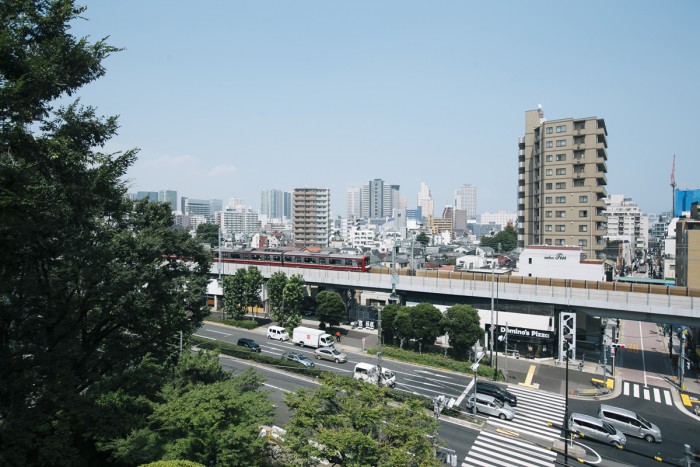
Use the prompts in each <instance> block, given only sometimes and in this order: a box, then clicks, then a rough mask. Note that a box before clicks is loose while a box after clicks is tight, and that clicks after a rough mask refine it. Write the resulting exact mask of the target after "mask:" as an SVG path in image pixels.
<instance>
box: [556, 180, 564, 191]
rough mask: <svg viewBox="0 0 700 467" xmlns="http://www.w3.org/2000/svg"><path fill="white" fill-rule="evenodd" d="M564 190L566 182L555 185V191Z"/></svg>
mask: <svg viewBox="0 0 700 467" xmlns="http://www.w3.org/2000/svg"><path fill="white" fill-rule="evenodd" d="M565 189H566V182H559V183H557V190H565Z"/></svg>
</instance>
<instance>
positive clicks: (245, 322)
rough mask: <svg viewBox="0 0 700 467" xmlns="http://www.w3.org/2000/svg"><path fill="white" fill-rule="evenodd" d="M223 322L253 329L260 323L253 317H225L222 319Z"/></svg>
mask: <svg viewBox="0 0 700 467" xmlns="http://www.w3.org/2000/svg"><path fill="white" fill-rule="evenodd" d="M224 324H228V325H229V326H234V327H237V328H243V329H255V328H257V327H259V326H260V323H258V322H257V321H255V320H254V319H232V318H226V319H225V320H224Z"/></svg>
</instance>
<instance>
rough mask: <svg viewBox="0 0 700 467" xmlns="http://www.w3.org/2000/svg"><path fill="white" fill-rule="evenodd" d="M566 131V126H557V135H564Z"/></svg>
mask: <svg viewBox="0 0 700 467" xmlns="http://www.w3.org/2000/svg"><path fill="white" fill-rule="evenodd" d="M565 131H566V125H557V133H564V132H565Z"/></svg>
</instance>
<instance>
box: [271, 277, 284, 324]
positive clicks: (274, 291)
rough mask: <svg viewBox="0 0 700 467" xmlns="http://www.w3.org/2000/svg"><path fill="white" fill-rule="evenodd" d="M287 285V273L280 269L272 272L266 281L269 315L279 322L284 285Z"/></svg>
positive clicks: (282, 305)
mask: <svg viewBox="0 0 700 467" xmlns="http://www.w3.org/2000/svg"><path fill="white" fill-rule="evenodd" d="M285 285H287V275H286V274H285V273H284V272H282V271H277V272H274V273H272V276H270V279H269V280H268V281H267V297H268V306H269V307H270V316H272V319H273V320H275V321H277V322H279V321H280V314H281V313H282V308H283V307H284V286H285Z"/></svg>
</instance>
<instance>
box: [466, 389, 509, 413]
mask: <svg viewBox="0 0 700 467" xmlns="http://www.w3.org/2000/svg"><path fill="white" fill-rule="evenodd" d="M473 407H474V393H472V394H471V395H470V396H469V398H468V399H467V409H469V410H471V409H472V408H473ZM476 410H477V412H481V413H485V414H488V415H493V416H494V417H498V418H500V419H501V420H512V419H513V417H515V413H514V412H513V409H512V408H511V406H510V405H508V404H504V403H503V402H501V401H499V400H498V399H496V398H495V397H493V396H488V395H486V394H479V393H478V392H477V393H476Z"/></svg>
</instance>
